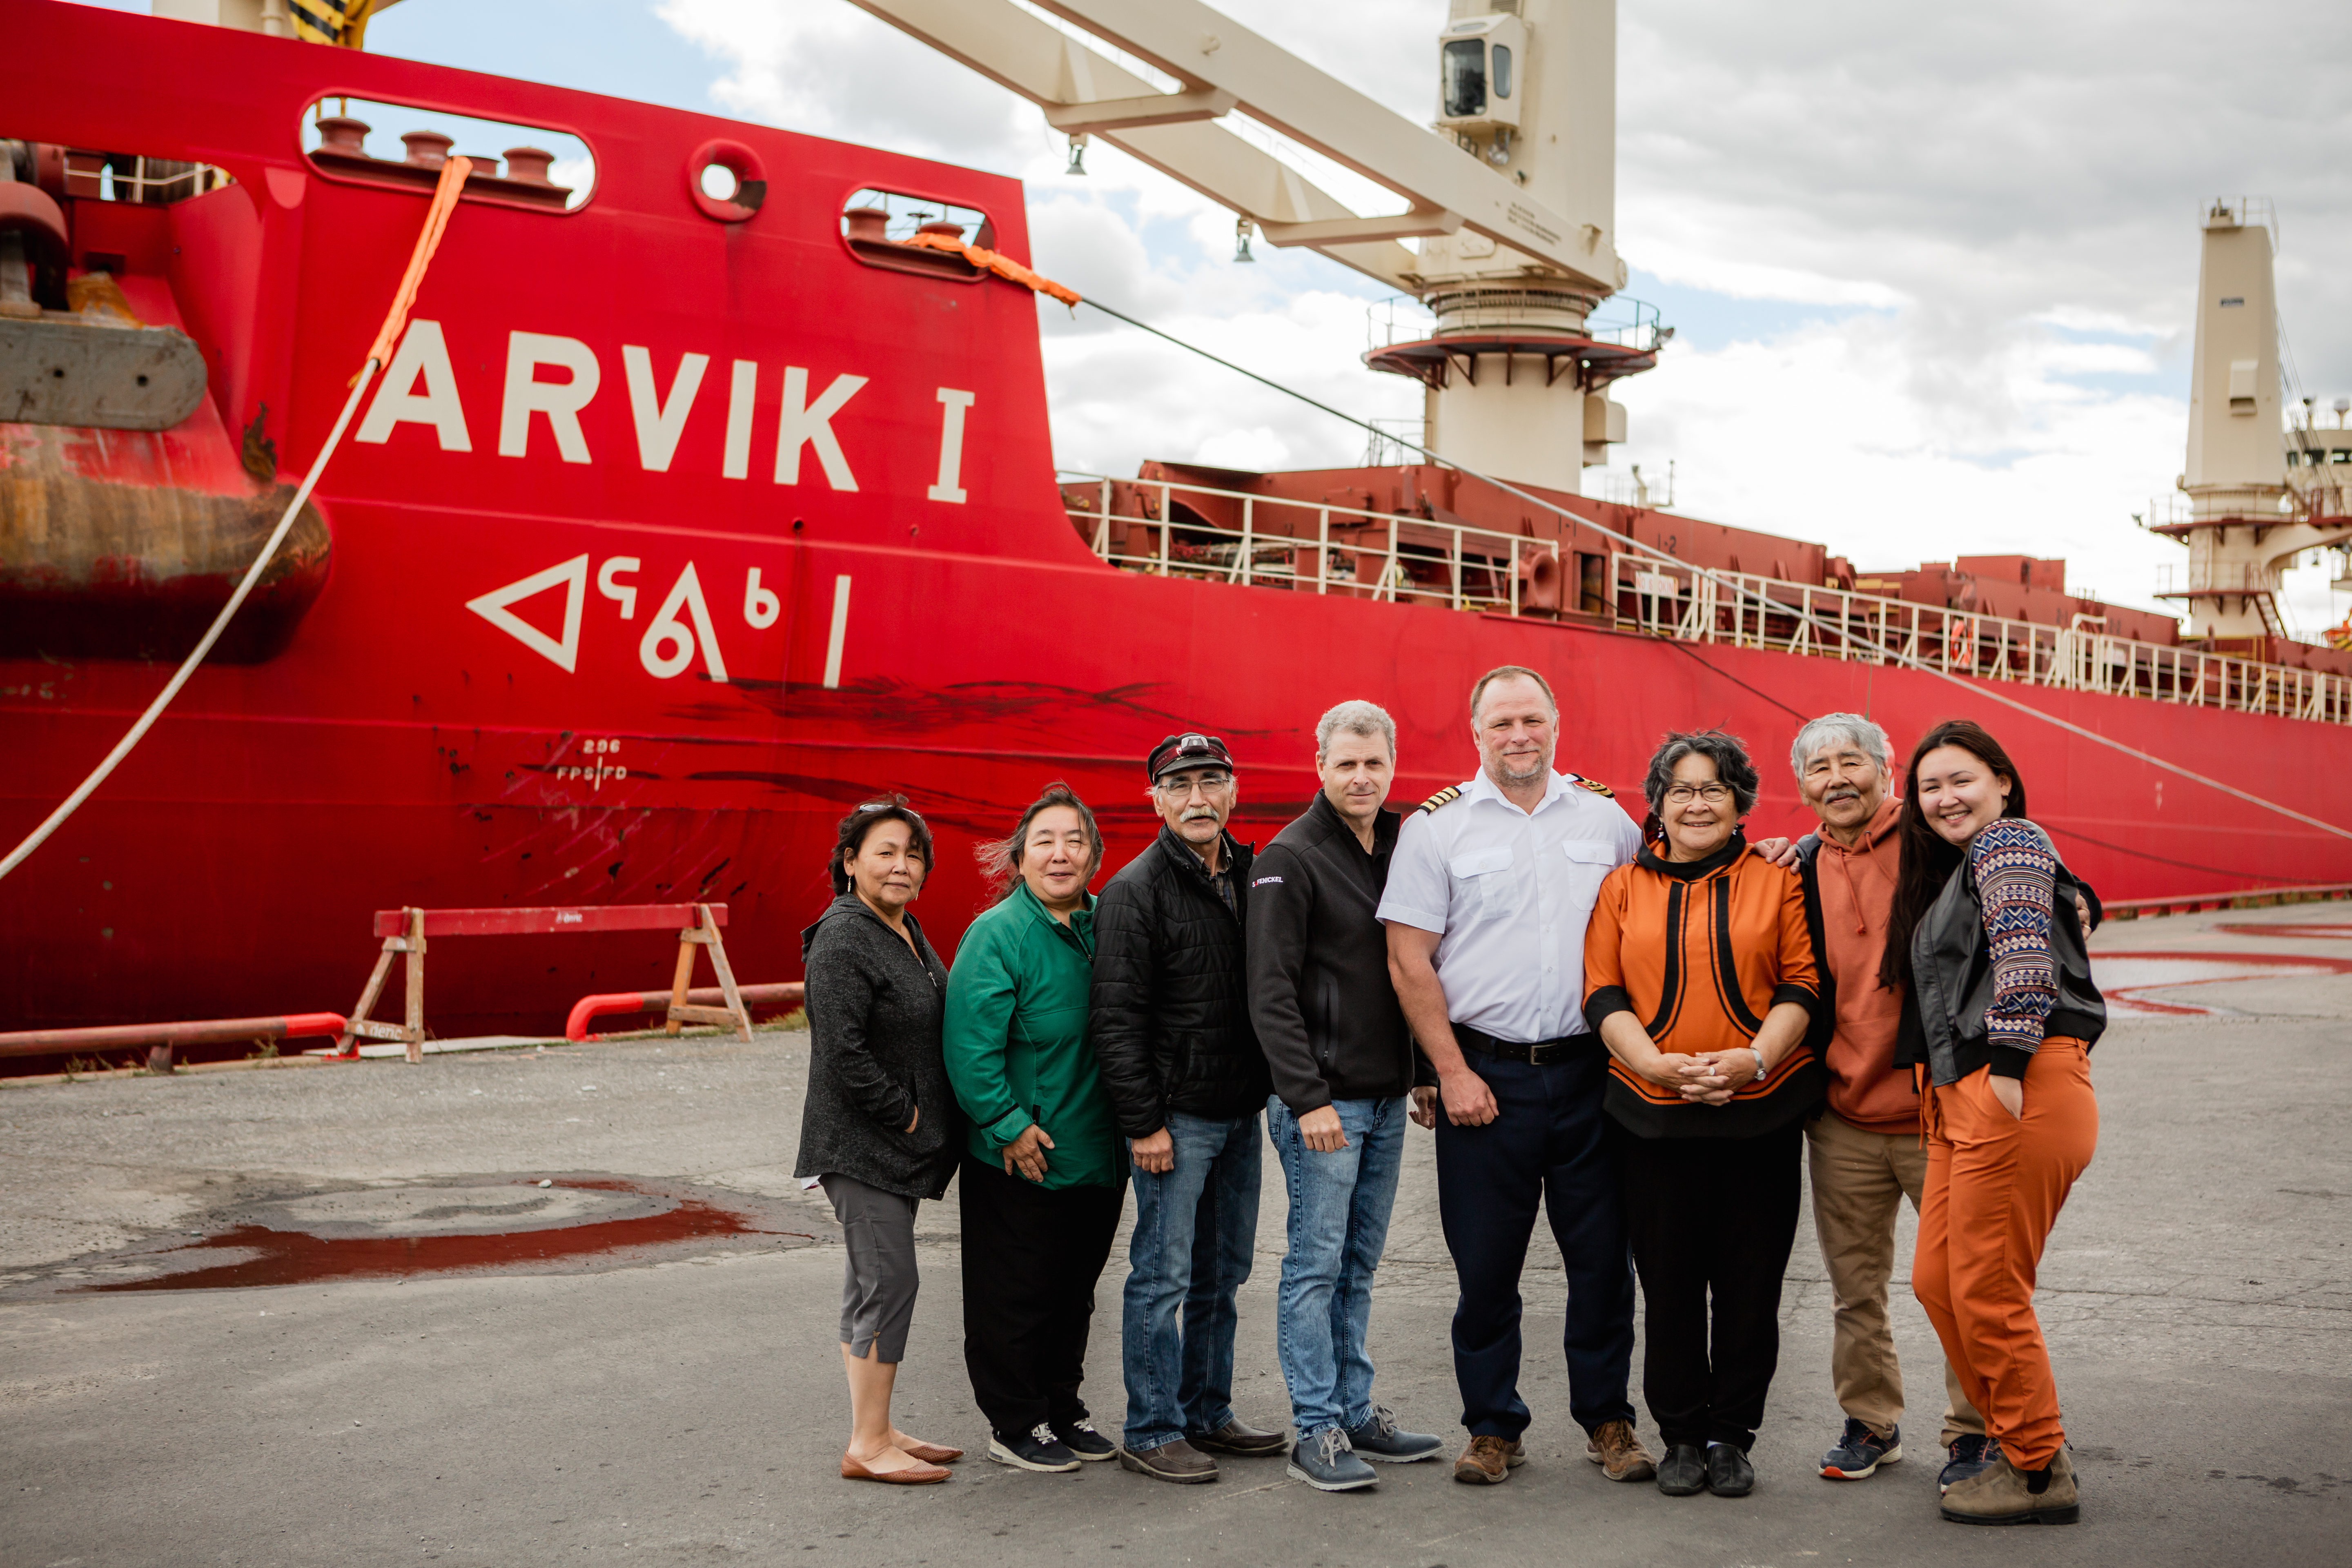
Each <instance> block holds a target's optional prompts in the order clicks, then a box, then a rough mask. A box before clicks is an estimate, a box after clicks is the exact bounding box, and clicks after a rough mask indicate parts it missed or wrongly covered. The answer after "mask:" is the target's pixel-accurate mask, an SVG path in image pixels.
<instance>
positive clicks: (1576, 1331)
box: [1437, 1027, 1633, 1438]
mask: <svg viewBox="0 0 2352 1568" xmlns="http://www.w3.org/2000/svg"><path fill="white" fill-rule="evenodd" d="M1456 1032H1457V1034H1458V1035H1463V1036H1465V1039H1464V1046H1465V1050H1464V1059H1465V1060H1466V1061H1467V1062H1468V1063H1469V1065H1470V1068H1471V1069H1472V1070H1473V1071H1475V1073H1477V1075H1478V1076H1479V1077H1480V1078H1483V1079H1486V1087H1487V1088H1488V1089H1490V1090H1492V1091H1493V1093H1494V1096H1495V1104H1496V1110H1497V1111H1498V1112H1499V1114H1498V1115H1497V1116H1496V1119H1495V1120H1494V1121H1490V1122H1488V1123H1487V1124H1486V1126H1484V1127H1456V1126H1454V1124H1453V1123H1452V1122H1451V1121H1448V1120H1447V1119H1446V1118H1445V1116H1444V1113H1443V1111H1441V1112H1440V1113H1439V1116H1438V1119H1437V1205H1438V1215H1439V1217H1440V1218H1441V1220H1442V1221H1443V1222H1444V1227H1445V1246H1446V1248H1447V1250H1448V1251H1450V1252H1452V1253H1453V1254H1454V1277H1455V1279H1457V1280H1458V1281H1459V1282H1460V1285H1461V1290H1462V1300H1461V1305H1460V1306H1458V1307H1456V1308H1455V1309H1454V1381H1455V1382H1456V1383H1457V1384H1460V1385H1461V1389H1462V1425H1463V1426H1466V1427H1467V1428H1469V1430H1470V1434H1471V1436H1497V1437H1507V1438H1516V1437H1517V1436H1519V1434H1520V1433H1521V1432H1523V1431H1525V1430H1526V1429H1527V1426H1528V1419H1529V1416H1528V1406H1527V1402H1526V1401H1525V1400H1523V1399H1521V1398H1520V1397H1519V1387H1518V1384H1519V1316H1520V1300H1519V1274H1520V1270H1521V1269H1522V1268H1524V1267H1525V1266H1526V1263H1527V1257H1528V1238H1529V1237H1532V1236H1533V1235H1534V1234H1535V1223H1536V1205H1538V1203H1541V1204H1542V1205H1543V1208H1544V1212H1545V1215H1546V1217H1547V1218H1549V1220H1550V1221H1551V1233H1552V1236H1553V1237H1554V1239H1556V1240H1557V1241H1558V1242H1559V1251H1560V1257H1561V1258H1563V1259H1564V1260H1565V1261H1566V1264H1567V1273H1568V1314H1567V1316H1568V1322H1567V1328H1566V1331H1565V1332H1564V1333H1563V1334H1562V1336H1561V1342H1562V1346H1563V1348H1564V1349H1565V1350H1566V1352H1567V1354H1568V1390H1569V1405H1568V1408H1569V1413H1570V1415H1573V1416H1574V1417H1575V1418H1576V1421H1577V1424H1578V1425H1579V1426H1582V1427H1583V1428H1584V1429H1585V1431H1586V1432H1587V1433H1591V1431H1593V1430H1594V1429H1596V1428H1597V1427H1599V1426H1601V1425H1603V1424H1604V1423H1606V1422H1610V1421H1631V1420H1632V1419H1633V1404H1632V1403H1631V1401H1629V1400H1628V1399H1627V1397H1626V1384H1627V1380H1628V1378H1629V1377H1630V1375H1631V1372H1632V1366H1633V1255H1632V1253H1631V1251H1630V1249H1629V1248H1628V1246H1627V1242H1626V1233H1625V1219H1624V1206H1623V1203H1622V1156H1621V1154H1620V1152H1619V1150H1618V1146H1617V1143H1616V1140H1615V1138H1614V1135H1613V1134H1612V1132H1611V1131H1610V1128H1609V1126H1608V1116H1607V1113H1606V1112H1604V1111H1603V1110H1601V1086H1602V1083H1603V1080H1604V1079H1605V1077H1606V1074H1607V1070H1608V1064H1609V1053H1608V1050H1607V1048H1606V1047H1603V1046H1602V1045H1601V1041H1600V1039H1599V1038H1598V1037H1594V1036H1591V1035H1579V1036H1575V1037H1571V1039H1570V1041H1568V1042H1563V1043H1565V1044H1567V1045H1568V1046H1569V1047H1570V1049H1569V1052H1568V1055H1569V1058H1570V1059H1568V1060H1565V1061H1558V1062H1549V1063H1547V1064H1545V1065H1544V1066H1541V1067H1537V1066H1533V1065H1531V1064H1529V1063H1527V1062H1515V1061H1509V1060H1507V1059H1505V1058H1500V1057H1494V1056H1489V1055H1487V1054H1486V1053H1485V1052H1483V1051H1480V1050H1477V1049H1475V1047H1473V1046H1472V1044H1471V1042H1470V1041H1469V1040H1468V1039H1467V1038H1466V1034H1467V1031H1463V1030H1460V1029H1459V1028H1458V1027H1457V1031H1456Z"/></svg>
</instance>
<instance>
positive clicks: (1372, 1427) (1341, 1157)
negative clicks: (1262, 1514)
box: [1246, 702, 1440, 1491]
mask: <svg viewBox="0 0 2352 1568" xmlns="http://www.w3.org/2000/svg"><path fill="white" fill-rule="evenodd" d="M1395 764H1396V724H1395V722H1394V721H1392V720H1391V719H1390V717H1389V716H1388V714H1386V713H1385V712H1383V711H1381V710H1380V709H1379V708H1376V707H1374V706H1373V705H1372V704H1371V703H1370V702H1342V703H1340V704H1339V706H1338V707H1337V708H1334V709H1332V710H1330V711H1329V712H1328V713H1326V714H1324V715H1323V718H1322V721H1321V722H1319V723H1318V724H1317V725H1316V727H1315V772H1316V775H1317V777H1318V779H1320V781H1321V783H1322V788H1321V789H1320V790H1319V791H1318V792H1317V794H1316V796H1315V800H1314V803H1313V804H1312V805H1309V806H1308V807H1307V815H1306V816H1302V817H1300V818H1299V819H1298V820H1297V821H1296V822H1294V823H1292V824H1291V825H1290V826H1287V827H1286V828H1284V829H1283V830H1282V832H1281V833H1280V834H1278V835H1276V837H1275V840H1274V842H1273V843H1272V844H1270V845H1268V846H1266V848H1265V853H1264V854H1262V855H1260V856H1259V857H1258V858H1257V862H1256V864H1255V867H1254V868H1252V870H1251V873H1250V920H1249V929H1248V931H1247V932H1246V936H1247V939H1248V944H1249V981H1250V987H1249V992H1250V1017H1251V1020H1252V1022H1253V1023H1254V1024H1255V1026H1256V1028H1257V1038H1258V1044H1259V1045H1260V1046H1261V1047H1263V1048H1264V1049H1265V1059H1266V1064H1267V1066H1268V1067H1269V1068H1271V1069H1272V1072H1273V1077H1274V1095H1273V1097H1272V1098H1270V1099H1269V1100H1267V1102H1266V1112H1265V1114H1266V1131H1268V1132H1269V1133H1271V1134H1272V1135H1273V1137H1274V1147H1275V1152H1276V1155H1277V1156H1278V1157H1279V1158H1280V1159H1281V1161H1282V1169H1283V1174H1284V1176H1285V1178H1286V1182H1287V1184H1288V1187H1289V1190H1290V1193H1291V1194H1292V1195H1291V1204H1290V1248H1289V1251H1288V1252H1287V1253H1286V1255H1285V1257H1284V1258H1283V1260H1282V1288H1281V1291H1280V1294H1279V1295H1278V1297H1277V1298H1276V1300H1277V1303H1278V1304H1277V1306H1276V1311H1277V1313H1278V1314H1279V1323H1280V1326H1279V1328H1278V1329H1277V1331H1276V1344H1277V1345H1278V1346H1279V1347H1280V1351H1281V1357H1282V1376H1283V1381H1284V1382H1285V1383H1286V1384H1289V1386H1290V1406H1291V1413H1292V1417H1293V1419H1294V1421H1295V1422H1296V1424H1297V1427H1298V1441H1297V1446H1296V1447H1294V1448H1293V1449H1292V1450H1291V1460H1290V1473H1291V1475H1292V1476H1294V1477H1296V1478H1297V1479H1299V1480H1302V1481H1305V1482H1306V1483H1307V1485H1308V1486H1310V1487H1314V1488H1315V1489H1318V1490H1320V1491H1349V1490H1353V1489H1357V1488H1360V1487H1368V1486H1370V1485H1372V1484H1373V1482H1374V1480H1375V1479H1376V1478H1375V1476H1374V1475H1373V1472H1372V1469H1371V1467H1370V1465H1367V1464H1366V1463H1365V1462H1364V1461H1365V1460H1366V1459H1379V1460H1392V1461H1394V1460H1412V1459H1426V1458H1434V1457H1435V1456H1436V1454H1437V1452H1438V1448H1439V1447H1440V1444H1439V1440H1438V1439H1437V1438H1436V1437H1434V1436H1427V1435H1424V1434H1422V1433H1415V1432H1402V1431H1399V1430H1398V1429H1397V1426H1396V1423H1395V1422H1394V1421H1393V1420H1391V1418H1390V1416H1389V1413H1388V1411H1387V1410H1386V1409H1385V1408H1384V1407H1382V1406H1381V1405H1375V1404H1373V1403H1372V1363H1371V1358H1370V1355H1369V1354H1368V1353H1367V1352H1366V1350H1365V1343H1364V1336H1365V1330H1366V1327H1367V1325H1368V1324H1369V1323H1370V1321H1371V1300H1372V1298H1371V1289H1372V1273H1373V1270H1374V1269H1375V1268H1378V1267H1379V1266H1380V1260H1381V1248H1382V1247H1383V1246H1384V1245H1385V1244H1386V1242H1387V1239H1388V1229H1389V1214H1390V1211H1391V1209H1392V1208H1393V1207H1394V1206H1395V1204H1396V1191H1397V1177H1398V1173H1399V1172H1400V1170H1401V1169H1402V1163H1403V1158H1404V1123H1405V1118H1406V1116H1407V1114H1408V1111H1407V1106H1408V1104H1409V1101H1408V1100H1407V1096H1408V1095H1409V1094H1411V1093H1412V1090H1413V1089H1414V1088H1415V1085H1416V1081H1417V1079H1418V1078H1419V1076H1420V1075H1418V1074H1417V1073H1416V1071H1415V1056H1414V1052H1413V1046H1412V1032H1411V1031H1410V1030H1408V1029H1407V1028H1406V1027H1405V1021H1404V1012H1403V1009H1402V1008H1401V1007H1399V1006H1398V1005H1397V999H1396V992H1395V990H1394V988H1393V987H1392V986H1391V984H1390V981H1389V960H1388V935H1387V931H1386V930H1385V928H1383V927H1382V926H1381V922H1380V921H1378V920H1377V919H1375V918H1374V915H1373V911H1374V910H1377V909H1379V908H1380V902H1381V889H1383V888H1384V887H1385V886H1386V885H1387V883H1388V870H1389V853H1390V851H1391V850H1392V849H1394V848H1395V847H1396V837H1397V821H1398V818H1397V814H1396V813H1395V812H1393V811H1387V810H1383V809H1382V805H1383V803H1384V802H1385V801H1386V800H1387V799H1388V793H1389V785H1390V784H1391V781H1392V779H1393V777H1394V773H1395ZM1429 1081H1430V1082H1431V1083H1432V1085H1433V1084H1434V1081H1435V1080H1434V1076H1433V1075H1431V1077H1430V1080H1429ZM1428 1095H1433V1089H1432V1090H1430V1091H1425V1096H1424V1103H1423V1105H1420V1106H1417V1107H1414V1108H1413V1110H1412V1111H1411V1114H1412V1119H1413V1120H1414V1121H1419V1122H1420V1123H1421V1124H1422V1125H1423V1126H1424V1127H1427V1126H1430V1125H1432V1123H1433V1121H1435V1115H1434V1112H1433V1109H1432V1108H1431V1107H1430V1106H1429V1105H1428V1104H1427V1103H1426V1102H1425V1101H1426V1098H1427V1096H1428Z"/></svg>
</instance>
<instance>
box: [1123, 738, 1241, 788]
mask: <svg viewBox="0 0 2352 1568" xmlns="http://www.w3.org/2000/svg"><path fill="white" fill-rule="evenodd" d="M1179 768H1223V769H1224V770H1225V771H1226V772H1227V773H1231V772H1233V771H1234V759H1233V753H1232V752H1228V751H1226V750H1225V743H1224V742H1223V741H1220V740H1219V739H1217V737H1215V736H1214V735H1203V734H1201V733H1199V732H1198V731H1186V732H1185V733H1183V734H1181V735H1171V736H1169V737H1168V738H1167V739H1166V740H1164V741H1162V742H1160V744H1158V745H1156V746H1154V747H1152V748H1151V755H1150V757H1149V758H1147V759H1146V760H1145V762H1144V764H1143V769H1144V772H1145V773H1149V774H1150V777H1151V782H1152V783H1153V784H1158V783H1159V782H1160V775H1161V774H1163V773H1174V772H1176V770H1178V769H1179Z"/></svg>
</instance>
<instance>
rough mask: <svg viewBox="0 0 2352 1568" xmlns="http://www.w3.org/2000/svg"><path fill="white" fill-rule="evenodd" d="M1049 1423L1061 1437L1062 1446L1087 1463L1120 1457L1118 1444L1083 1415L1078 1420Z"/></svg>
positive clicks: (1056, 1434)
mask: <svg viewBox="0 0 2352 1568" xmlns="http://www.w3.org/2000/svg"><path fill="white" fill-rule="evenodd" d="M1048 1425H1049V1426H1052V1427H1053V1429H1054V1436H1056V1437H1058V1438H1060V1439H1061V1442H1062V1447H1065V1448H1067V1449H1068V1450H1069V1451H1070V1452H1071V1453H1073V1454H1076V1456H1077V1457H1078V1458H1080V1459H1083V1460H1085V1461H1086V1462H1087V1464H1095V1463H1097V1462H1098V1461H1100V1460H1103V1459H1114V1458H1118V1444H1116V1443H1114V1442H1112V1441H1111V1440H1110V1439H1109V1438H1108V1437H1106V1436H1103V1435H1102V1434H1101V1433H1099V1432H1097V1431H1096V1430H1095V1424H1094V1423H1093V1422H1092V1421H1089V1420H1088V1419H1087V1418H1086V1417H1085V1416H1083V1415H1081V1416H1079V1417H1078V1418H1077V1419H1076V1421H1055V1422H1050V1423H1048Z"/></svg>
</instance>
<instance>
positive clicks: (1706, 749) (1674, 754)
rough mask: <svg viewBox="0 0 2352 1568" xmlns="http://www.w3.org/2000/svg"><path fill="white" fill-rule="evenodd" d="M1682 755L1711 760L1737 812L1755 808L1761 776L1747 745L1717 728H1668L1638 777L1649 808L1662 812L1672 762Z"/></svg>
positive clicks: (1671, 778) (1672, 773) (1671, 779)
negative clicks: (1640, 778) (1664, 736)
mask: <svg viewBox="0 0 2352 1568" xmlns="http://www.w3.org/2000/svg"><path fill="white" fill-rule="evenodd" d="M1685 757H1706V758H1707V759H1708V760H1709V761H1711V762H1713V763H1715V776H1716V777H1717V778H1718V779H1720V780H1722V781H1723V782H1724V783H1725V784H1728V785H1730V786H1731V801H1732V804H1733V805H1735V806H1737V807H1738V813H1739V815H1740V816H1747V815H1748V813H1749V812H1751V811H1753V810H1755V809H1756V788H1757V785H1758V784H1759V783H1760V782H1761V780H1760V779H1759V776H1758V774H1757V772H1756V764H1755V763H1751V762H1749V761H1748V749H1747V748H1746V747H1744V746H1742V745H1741V744H1740V743H1739V737H1738V736H1737V735H1727V734H1725V733H1724V732H1723V731H1720V730H1700V731H1695V732H1691V733H1685V732H1684V731H1679V730H1670V731H1667V732H1666V738H1665V739H1664V741H1662V742H1659V743H1658V749H1657V751H1656V752H1653V753H1652V754H1651V757H1650V771H1649V773H1648V774H1647V775H1646V776H1645V777H1643V780H1642V795H1643V799H1645V800H1647V801H1648V802H1649V803H1650V809H1651V810H1652V811H1653V812H1655V813H1657V814H1658V815H1659V816H1664V815H1665V807H1666V788H1667V786H1668V785H1670V784H1673V783H1674V782H1675V763H1679V762H1681V761H1682V760H1683V759H1684V758H1685Z"/></svg>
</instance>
